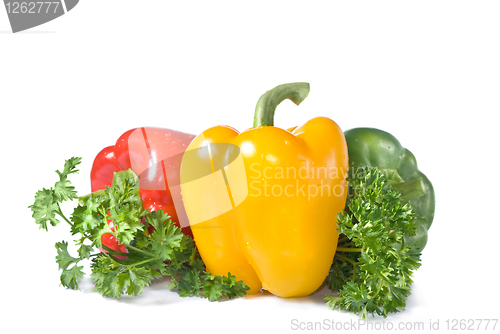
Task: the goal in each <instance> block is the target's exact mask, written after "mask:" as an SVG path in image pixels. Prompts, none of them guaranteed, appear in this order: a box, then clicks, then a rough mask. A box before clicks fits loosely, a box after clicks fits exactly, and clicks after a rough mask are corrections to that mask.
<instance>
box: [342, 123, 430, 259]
mask: <svg viewBox="0 0 500 334" xmlns="http://www.w3.org/2000/svg"><path fill="white" fill-rule="evenodd" d="M344 134H345V138H346V141H347V147H348V150H349V166H350V167H362V166H372V167H377V168H379V169H381V170H382V171H384V172H385V173H386V175H387V176H388V179H389V182H390V183H391V184H392V185H393V186H395V187H396V188H397V189H398V190H399V191H400V192H401V193H402V199H403V200H404V201H405V202H408V203H410V205H411V206H412V208H413V210H414V211H415V213H416V215H417V222H416V223H417V234H416V235H415V236H412V237H408V236H405V243H406V244H413V245H414V246H415V247H416V248H415V250H414V252H416V253H420V252H421V251H422V250H423V249H424V248H425V245H426V244H427V231H428V230H429V228H430V227H431V224H432V220H433V219H434V209H435V203H436V202H435V195H434V188H433V186H432V183H431V182H430V181H429V179H428V178H427V177H426V176H425V175H424V174H423V173H422V172H421V171H419V170H418V166H417V160H416V159H415V156H414V155H413V154H412V153H411V152H410V151H409V150H408V149H406V148H404V147H403V146H402V145H401V143H400V142H399V141H398V140H397V139H396V138H395V137H394V136H393V135H391V134H390V133H387V132H385V131H382V130H379V129H374V128H355V129H350V130H347V131H346V132H345V133H344Z"/></svg>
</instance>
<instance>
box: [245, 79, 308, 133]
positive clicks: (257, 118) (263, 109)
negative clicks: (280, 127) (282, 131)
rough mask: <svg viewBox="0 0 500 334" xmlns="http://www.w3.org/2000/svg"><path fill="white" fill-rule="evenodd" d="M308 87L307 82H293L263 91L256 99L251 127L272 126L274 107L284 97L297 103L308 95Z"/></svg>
mask: <svg viewBox="0 0 500 334" xmlns="http://www.w3.org/2000/svg"><path fill="white" fill-rule="evenodd" d="M309 89H310V88H309V84H308V83H307V82H294V83H288V84H283V85H279V86H276V87H275V88H273V89H271V90H268V91H267V92H265V93H264V94H263V95H262V96H261V97H260V99H259V101H257V106H256V107H255V115H254V119H253V128H254V129H256V128H258V127H259V126H273V125H274V112H275V111H276V107H277V106H278V105H279V104H280V103H281V102H283V101H284V100H286V99H290V100H292V101H293V103H295V104H296V105H299V104H300V103H301V102H302V101H304V99H305V98H306V97H307V95H309Z"/></svg>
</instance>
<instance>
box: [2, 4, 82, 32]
mask: <svg viewBox="0 0 500 334" xmlns="http://www.w3.org/2000/svg"><path fill="white" fill-rule="evenodd" d="M78 1H79V0H58V1H20V0H4V4H5V9H6V10H7V16H8V17H9V21H10V26H11V28H12V32H14V33H16V32H19V31H23V30H27V29H30V28H33V27H36V26H39V25H41V24H44V23H46V22H49V21H52V20H54V19H56V18H58V17H59V16H62V15H64V14H66V13H67V12H69V11H70V10H72V9H73V8H75V6H76V5H77V4H78Z"/></svg>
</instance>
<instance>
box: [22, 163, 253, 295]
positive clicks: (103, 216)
mask: <svg viewBox="0 0 500 334" xmlns="http://www.w3.org/2000/svg"><path fill="white" fill-rule="evenodd" d="M81 160H82V159H81V158H77V157H73V158H70V159H68V160H66V162H65V164H64V169H63V171H62V172H60V171H56V173H57V174H58V175H59V181H57V182H56V183H55V185H54V187H53V188H50V189H45V188H43V189H42V190H40V191H38V192H37V193H36V195H35V202H34V203H33V204H32V205H30V206H29V208H30V209H31V210H32V212H33V218H34V219H35V223H36V224H38V225H39V227H40V229H43V230H48V226H49V225H52V226H56V225H57V224H59V223H60V220H59V219H58V218H56V217H57V216H58V217H59V218H61V219H63V220H64V221H66V222H67V223H68V224H69V225H70V226H71V234H72V235H73V236H78V238H77V239H76V240H75V241H74V242H75V244H76V245H77V246H78V251H77V252H78V255H77V256H71V255H70V254H69V251H68V242H66V241H61V242H57V243H56V245H55V246H56V249H57V256H56V262H57V263H58V265H59V269H60V270H61V278H60V279H61V285H63V286H64V287H67V288H70V289H78V288H79V287H78V284H79V282H80V280H81V279H82V278H83V277H84V275H85V274H84V272H83V266H80V265H79V264H80V262H81V261H84V260H90V261H91V271H92V272H91V279H92V280H93V282H94V283H95V290H97V291H98V292H99V293H100V294H101V295H103V296H105V297H120V296H122V295H123V294H127V295H133V296H136V295H138V294H140V293H141V292H142V291H143V290H144V287H146V286H148V285H149V284H150V283H151V281H152V280H153V279H155V278H159V277H164V276H168V277H170V278H171V282H172V283H171V284H170V285H169V288H170V289H171V290H175V291H177V292H178V294H179V295H180V296H182V297H186V296H199V297H204V298H207V299H208V300H210V301H215V300H219V299H221V298H229V299H231V298H235V297H241V296H244V295H246V291H247V290H249V287H248V286H247V285H245V284H244V283H243V282H242V281H236V276H234V275H231V273H228V275H227V276H217V275H212V274H210V273H209V272H207V271H206V269H205V265H204V263H203V261H202V259H201V257H200V255H199V253H198V250H197V248H196V247H195V244H194V241H193V239H192V238H191V237H189V236H187V235H185V234H183V233H182V231H181V229H180V228H178V227H177V226H175V224H174V223H173V222H172V220H171V219H170V217H169V215H168V214H167V213H165V212H163V211H162V210H158V211H154V212H150V211H148V210H146V209H144V208H143V205H142V201H141V198H140V196H139V178H138V177H137V176H136V175H135V174H134V173H133V172H132V171H131V170H126V171H122V172H117V173H115V177H114V179H113V184H112V186H111V187H109V188H107V189H105V190H100V191H97V192H94V193H92V194H89V195H86V196H83V197H80V198H78V196H77V192H76V191H75V188H74V187H73V186H72V185H71V182H70V181H69V180H68V176H69V175H70V174H73V173H77V172H78V170H77V169H76V167H77V165H78V164H80V163H81ZM74 199H78V202H79V204H78V206H77V207H76V208H75V209H74V211H73V214H72V215H71V217H70V219H68V218H67V217H66V216H65V215H64V214H63V212H62V210H61V207H60V203H62V202H64V201H68V200H74ZM108 219H111V220H112V221H113V228H110V226H109V224H108ZM150 227H152V228H153V231H152V232H151V233H149V232H148V230H149V229H150ZM105 233H111V234H112V235H114V236H115V237H116V238H117V240H118V242H119V243H120V244H123V245H125V246H126V249H127V252H126V253H122V252H118V251H115V250H112V249H110V248H108V247H106V246H105V245H103V244H102V243H101V236H102V235H103V234H105ZM99 249H104V250H106V251H107V252H101V251H99ZM117 255H118V256H119V257H117Z"/></svg>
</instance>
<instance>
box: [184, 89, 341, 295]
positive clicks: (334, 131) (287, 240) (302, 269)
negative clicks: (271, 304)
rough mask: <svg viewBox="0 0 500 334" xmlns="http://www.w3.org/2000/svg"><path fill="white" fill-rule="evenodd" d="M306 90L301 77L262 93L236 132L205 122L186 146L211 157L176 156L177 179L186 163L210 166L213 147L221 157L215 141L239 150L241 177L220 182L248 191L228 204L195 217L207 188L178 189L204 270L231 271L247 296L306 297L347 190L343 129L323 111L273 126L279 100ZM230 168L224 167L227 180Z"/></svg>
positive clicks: (332, 243)
mask: <svg viewBox="0 0 500 334" xmlns="http://www.w3.org/2000/svg"><path fill="white" fill-rule="evenodd" d="M308 92H309V84H306V83H292V84H285V85H281V86H278V87H276V88H274V89H272V90H270V91H268V92H267V93H266V94H264V95H263V96H262V97H261V99H260V100H259V102H258V104H257V108H256V116H255V120H254V127H253V128H252V129H248V130H246V131H243V132H241V133H239V132H238V131H236V130H235V129H233V128H231V127H229V126H216V127H213V128H210V129H208V130H206V131H204V132H203V133H202V134H200V135H199V136H197V137H196V138H195V139H194V140H193V141H192V142H191V144H190V145H189V147H188V149H187V151H186V152H190V151H191V150H196V149H202V148H203V147H206V146H207V145H210V147H212V151H211V155H210V156H208V155H202V154H198V155H197V158H195V159H194V161H188V160H187V159H183V162H182V167H181V180H182V178H183V176H184V174H183V171H184V169H186V168H191V167H193V166H204V165H209V166H210V165H212V171H215V170H216V169H217V167H215V168H214V167H213V166H214V165H216V164H217V163H216V161H215V158H214V150H217V149H220V150H222V151H221V152H218V153H217V154H218V155H219V156H223V157H224V156H227V155H228V152H225V151H224V150H223V147H224V146H219V147H218V146H216V145H214V144H217V143H228V144H230V146H231V145H232V147H238V148H239V149H240V150H239V151H240V154H241V157H242V161H243V165H244V168H245V171H246V177H245V178H244V180H243V181H242V184H237V183H238V182H237V181H234V180H233V182H231V181H229V182H228V183H226V185H227V187H228V189H229V191H231V193H232V196H233V200H235V201H236V198H237V197H238V196H239V195H241V193H240V194H236V195H235V193H237V192H238V189H241V188H244V186H247V187H248V194H247V196H246V197H245V198H244V199H243V200H242V201H241V202H240V203H235V204H233V207H232V209H231V210H229V211H227V212H225V213H222V214H219V215H214V217H212V218H209V219H207V220H204V221H201V222H199V221H197V219H196V218H194V217H197V216H198V213H199V212H198V210H210V209H213V206H214V205H217V203H214V197H213V196H211V194H210V189H207V188H206V187H198V188H196V187H194V188H193V187H189V186H188V185H185V183H181V188H182V196H183V201H184V205H185V208H186V213H187V215H188V218H189V220H190V223H191V230H192V232H193V235H194V240H195V242H196V245H197V248H198V249H199V252H200V255H201V257H202V258H203V261H204V262H205V264H206V266H207V269H208V271H210V272H211V273H212V274H216V275H227V273H228V272H230V273H231V274H233V275H236V277H237V279H238V280H243V282H244V283H245V284H247V285H248V286H249V287H250V290H249V291H248V293H249V294H254V293H257V292H259V291H260V290H261V288H262V289H264V290H267V291H269V292H271V293H272V294H274V295H277V296H280V297H298V296H306V295H309V294H311V293H312V292H314V291H315V290H317V289H318V288H319V287H320V286H321V284H322V283H323V281H324V279H325V277H326V276H327V275H328V270H329V268H330V266H331V263H332V260H333V256H334V254H335V251H336V247H337V240H338V232H337V231H336V228H337V225H336V223H335V219H334V217H335V216H336V214H337V213H338V212H339V211H340V210H342V209H343V208H344V205H345V200H346V194H347V182H346V174H347V168H348V156H347V146H346V142H345V139H344V135H343V132H342V130H341V129H340V128H339V126H338V125H337V124H336V123H335V122H334V121H332V120H331V119H328V118H326V117H317V118H313V119H311V120H309V121H308V122H306V123H305V124H304V125H302V126H299V127H297V128H295V129H294V130H293V132H289V131H287V130H284V129H281V128H278V127H275V126H273V115H274V110H275V108H276V106H277V105H278V104H279V103H280V102H281V101H283V100H284V99H287V98H289V99H291V100H292V101H293V102H295V103H296V104H299V103H300V102H301V101H302V100H303V99H305V97H306V96H307V95H308ZM227 150H229V148H228V149H227ZM200 152H201V151H200ZM185 157H186V154H185ZM200 168H201V167H200ZM321 171H328V173H327V172H321ZM287 172H288V173H287ZM230 173H231V171H230V168H229V169H227V170H226V174H227V177H228V178H230V177H231V174H230ZM233 173H234V172H233ZM280 173H283V174H280ZM228 180H229V179H228ZM182 182H184V180H183V181H182ZM235 183H236V184H235ZM242 186H243V187H242ZM334 189H335V190H334ZM203 192H204V194H203ZM200 193H201V197H200ZM214 210H215V209H214Z"/></svg>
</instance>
